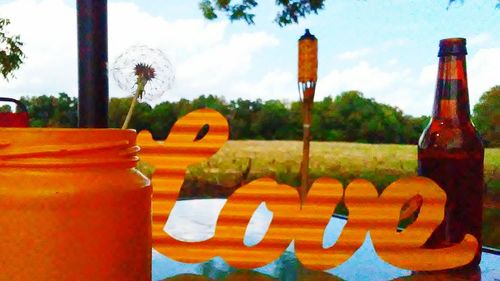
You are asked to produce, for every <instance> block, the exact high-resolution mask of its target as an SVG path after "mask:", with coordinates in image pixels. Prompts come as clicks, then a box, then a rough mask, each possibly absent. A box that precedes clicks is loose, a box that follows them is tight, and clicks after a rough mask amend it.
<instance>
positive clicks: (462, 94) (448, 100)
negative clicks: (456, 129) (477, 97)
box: [432, 55, 470, 123]
mask: <svg viewBox="0 0 500 281" xmlns="http://www.w3.org/2000/svg"><path fill="white" fill-rule="evenodd" d="M432 118H433V119H438V120H443V121H448V122H451V123H466V122H469V120H470V109H469V91H468V87H467V71H466V63H465V55H458V56H455V55H447V56H442V57H440V58H439V70H438V79H437V85H436V97H435V99H434V109H433V112H432Z"/></svg>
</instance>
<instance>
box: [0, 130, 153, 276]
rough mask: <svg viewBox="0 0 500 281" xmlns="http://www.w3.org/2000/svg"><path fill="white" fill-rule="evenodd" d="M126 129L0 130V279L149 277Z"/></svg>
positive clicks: (140, 184) (147, 209)
mask: <svg viewBox="0 0 500 281" xmlns="http://www.w3.org/2000/svg"><path fill="white" fill-rule="evenodd" d="M135 139H136V134H135V131H133V130H119V129H34V128H19V129H18V128H1V129H0V280H134V281H136V280H151V185H150V181H149V180H148V179H147V178H146V177H144V176H143V175H142V174H141V173H140V172H138V171H137V170H136V169H135V165H136V162H137V160H138V158H137V156H136V154H137V152H138V150H139V148H138V146H136V145H135Z"/></svg>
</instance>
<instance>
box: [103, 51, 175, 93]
mask: <svg viewBox="0 0 500 281" xmlns="http://www.w3.org/2000/svg"><path fill="white" fill-rule="evenodd" d="M111 73H112V75H113V79H114V80H115V81H116V83H117V84H118V87H120V89H122V90H124V91H126V92H129V93H132V94H133V93H135V91H136V90H137V77H138V76H140V77H142V78H144V79H145V80H146V81H147V83H146V86H145V88H144V94H143V96H142V99H143V100H146V101H152V100H155V99H157V98H159V97H161V96H162V95H163V94H164V93H165V92H166V91H168V90H170V89H171V88H172V86H173V83H174V80H175V74H174V73H175V72H174V67H173V65H172V63H171V61H170V59H169V58H168V57H167V55H165V53H164V52H162V51H161V50H159V49H154V48H150V47H148V46H144V45H136V46H132V47H130V48H129V49H127V50H126V51H125V52H123V53H122V54H121V55H119V56H118V57H117V58H116V59H115V61H114V63H113V65H112V68H111Z"/></svg>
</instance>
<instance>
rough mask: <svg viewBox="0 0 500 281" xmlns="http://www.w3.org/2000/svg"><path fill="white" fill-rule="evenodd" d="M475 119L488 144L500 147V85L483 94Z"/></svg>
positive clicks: (475, 110)
mask: <svg viewBox="0 0 500 281" xmlns="http://www.w3.org/2000/svg"><path fill="white" fill-rule="evenodd" d="M473 121H474V124H475V125H476V128H477V129H478V131H479V133H480V134H481V136H482V137H483V140H484V143H485V144H486V145H487V146H491V147H500V85H499V86H495V87H493V88H491V89H490V90H489V91H487V92H485V93H484V94H483V95H482V96H481V98H480V99H479V102H478V103H477V104H476V105H475V106H474V116H473Z"/></svg>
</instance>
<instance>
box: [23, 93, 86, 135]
mask: <svg viewBox="0 0 500 281" xmlns="http://www.w3.org/2000/svg"><path fill="white" fill-rule="evenodd" d="M21 102H22V103H24V104H25V105H26V108H27V110H28V115H29V117H30V126H31V127H76V126H77V108H78V102H77V99H76V98H71V97H69V96H68V95H67V94H66V93H59V94H58V97H54V96H47V95H42V96H38V97H21Z"/></svg>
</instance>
